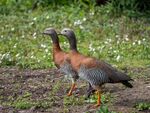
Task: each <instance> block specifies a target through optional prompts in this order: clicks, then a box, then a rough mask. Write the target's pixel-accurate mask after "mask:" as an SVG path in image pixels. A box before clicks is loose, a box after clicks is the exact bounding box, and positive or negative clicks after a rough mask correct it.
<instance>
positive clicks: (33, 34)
mask: <svg viewBox="0 0 150 113" xmlns="http://www.w3.org/2000/svg"><path fill="white" fill-rule="evenodd" d="M0 18H1V20H0V24H1V28H0V31H1V33H0V64H1V66H3V67H4V66H19V67H21V68H34V69H35V68H47V67H53V66H54V64H53V61H52V52H51V49H52V46H51V39H50V38H49V37H46V36H43V35H42V34H41V32H42V31H43V30H44V29H45V28H47V27H50V26H51V27H54V28H56V29H57V31H60V30H61V29H62V28H64V27H69V28H72V29H74V31H75V33H76V35H77V39H78V48H79V51H80V52H82V53H84V54H85V55H90V56H94V57H96V58H98V59H103V60H105V61H108V62H110V63H112V64H115V65H121V66H131V67H132V66H137V67H142V66H143V67H144V66H149V63H150V60H149V59H150V54H148V53H150V43H149V42H150V40H149V34H150V32H149V30H150V27H149V26H148V24H149V23H148V22H147V21H146V19H138V20H136V19H129V18H128V17H124V16H122V17H120V18H113V17H111V16H110V15H109V10H108V8H107V6H105V7H104V6H103V7H95V8H91V10H86V9H84V8H82V9H81V8H80V7H78V6H72V7H69V6H60V8H59V9H57V8H56V9H51V8H49V9H48V10H40V9H39V10H36V11H34V12H31V13H25V12H22V13H18V12H17V13H16V14H10V15H7V16H6V15H0ZM60 41H61V47H62V48H63V49H64V50H66V51H67V50H68V42H67V40H66V39H64V38H62V37H60Z"/></svg>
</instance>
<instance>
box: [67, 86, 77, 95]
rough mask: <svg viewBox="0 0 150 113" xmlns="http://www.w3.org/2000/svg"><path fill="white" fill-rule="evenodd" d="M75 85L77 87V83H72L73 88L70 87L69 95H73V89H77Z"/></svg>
mask: <svg viewBox="0 0 150 113" xmlns="http://www.w3.org/2000/svg"><path fill="white" fill-rule="evenodd" d="M75 87H76V84H75V83H72V86H71V89H70V91H69V92H68V94H67V96H71V95H72V92H73V90H74V89H75Z"/></svg>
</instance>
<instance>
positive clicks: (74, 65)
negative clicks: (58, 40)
mask: <svg viewBox="0 0 150 113" xmlns="http://www.w3.org/2000/svg"><path fill="white" fill-rule="evenodd" d="M61 35H64V36H65V37H66V38H67V39H68V41H69V44H70V51H69V53H67V54H65V57H64V60H63V62H62V63H61V64H60V69H61V70H62V71H63V72H65V73H66V74H68V75H70V76H71V77H72V78H73V85H72V88H71V90H70V92H69V94H71V93H72V91H73V89H74V86H75V82H76V79H77V78H78V77H80V78H82V79H84V80H86V81H87V82H88V83H89V84H90V85H91V86H92V88H93V89H95V90H96V91H97V96H98V98H97V104H96V105H94V107H98V106H100V104H101V101H100V100H101V86H102V85H103V84H104V83H122V84H123V85H125V86H127V87H129V88H132V87H133V86H132V84H130V83H129V82H128V81H130V80H132V79H131V78H130V77H129V76H127V75H126V74H125V73H122V72H120V71H118V70H117V69H115V68H113V67H112V66H111V65H110V64H108V63H106V62H104V61H101V60H97V59H96V58H94V57H88V56H85V55H83V54H81V53H80V52H79V51H78V50H77V41H76V36H75V34H74V32H73V30H71V29H68V28H65V29H63V30H62V31H61ZM52 40H53V39H52ZM65 58H66V59H65ZM69 94H68V95H69Z"/></svg>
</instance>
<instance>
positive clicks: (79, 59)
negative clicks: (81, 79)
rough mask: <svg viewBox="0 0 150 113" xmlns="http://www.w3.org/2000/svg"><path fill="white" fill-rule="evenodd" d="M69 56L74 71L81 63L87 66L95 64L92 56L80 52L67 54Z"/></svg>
mask: <svg viewBox="0 0 150 113" xmlns="http://www.w3.org/2000/svg"><path fill="white" fill-rule="evenodd" d="M69 58H70V60H71V65H72V67H73V69H74V70H75V71H78V70H79V69H80V66H81V65H84V66H86V67H87V68H91V67H95V66H96V62H95V59H94V58H90V57H87V56H84V55H82V54H80V53H74V54H69Z"/></svg>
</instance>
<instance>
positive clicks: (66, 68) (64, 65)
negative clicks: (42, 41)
mask: <svg viewBox="0 0 150 113" xmlns="http://www.w3.org/2000/svg"><path fill="white" fill-rule="evenodd" d="M43 34H44V35H49V36H50V37H51V39H52V46H53V61H54V63H55V65H56V67H57V68H58V69H59V70H60V71H61V72H63V73H65V74H66V75H68V76H69V78H71V79H72V86H71V89H70V91H69V92H68V94H67V95H68V96H70V95H72V92H73V90H74V88H75V81H76V80H77V79H78V74H77V73H76V72H75V71H74V70H73V69H72V66H71V65H70V64H69V61H68V60H67V57H68V54H67V53H66V52H64V51H62V49H61V48H60V45H59V38H58V35H57V33H56V31H55V29H54V28H47V29H45V30H44V32H43Z"/></svg>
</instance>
